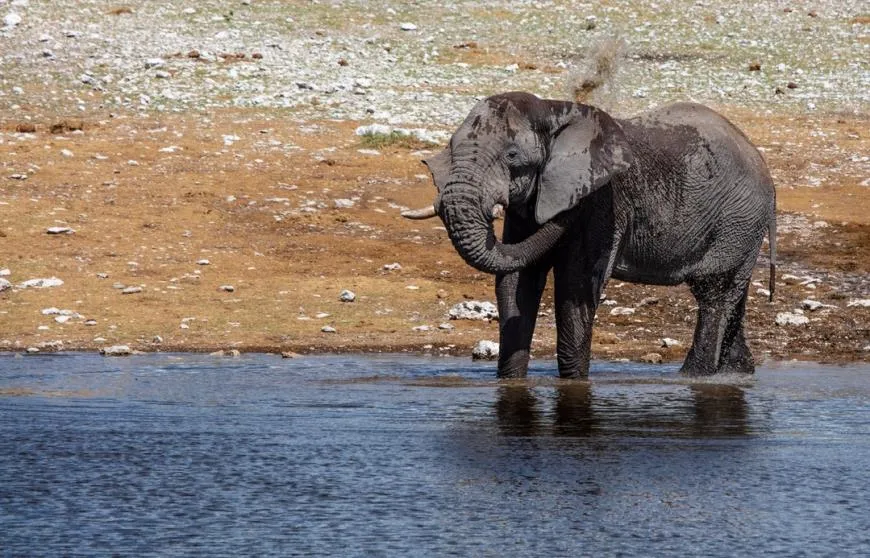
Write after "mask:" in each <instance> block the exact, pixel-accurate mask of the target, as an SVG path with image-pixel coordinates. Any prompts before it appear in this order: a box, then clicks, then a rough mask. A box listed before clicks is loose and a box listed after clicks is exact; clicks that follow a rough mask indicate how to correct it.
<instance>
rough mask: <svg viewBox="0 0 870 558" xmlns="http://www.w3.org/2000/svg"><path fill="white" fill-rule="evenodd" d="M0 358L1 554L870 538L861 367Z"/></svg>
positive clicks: (711, 550)
mask: <svg viewBox="0 0 870 558" xmlns="http://www.w3.org/2000/svg"><path fill="white" fill-rule="evenodd" d="M493 373H494V370H493V365H492V364H479V365H478V364H471V363H469V362H468V361H466V360H459V359H450V358H431V359H425V358H407V357H377V358H367V357H359V356H354V357H337V356H336V357H306V358H302V359H294V360H280V359H277V358H275V357H272V356H266V355H251V356H244V357H242V358H238V359H216V358H213V357H207V356H197V355H148V356H136V357H131V358H114V359H113V358H102V357H99V356H94V355H86V354H77V355H52V356H39V357H27V358H13V357H11V356H0V555H2V556H24V555H48V556H58V555H88V556H92V555H125V556H149V555H150V556H158V555H159V556H172V555H205V556H238V555H267V554H271V555H276V554H277V555H282V556H292V555H299V556H315V555H332V556H335V555H338V556H450V555H453V556H514V555H516V556H519V555H531V556H544V555H569V554H571V555H579V556H586V555H607V556H666V555H675V554H677V553H680V554H686V555H690V556H701V555H703V556H729V557H730V556H761V555H765V556H777V555H779V556H813V557H815V556H867V555H870V369H868V368H867V366H866V365H864V366H863V367H826V366H819V365H798V364H779V365H775V366H773V367H768V368H762V369H761V370H759V373H758V375H757V379H756V380H755V381H754V382H751V383H749V384H746V385H724V386H723V385H718V386H717V385H697V384H690V383H687V382H684V381H681V380H680V379H679V378H678V376H677V370H676V367H673V366H649V365H632V364H611V363H595V364H594V365H593V372H592V378H591V379H592V381H591V383H590V384H584V383H576V382H565V383H563V382H558V381H556V380H555V379H553V378H552V376H553V375H554V374H555V365H554V364H553V363H552V362H537V363H536V364H535V366H534V369H533V371H532V374H533V378H532V380H531V381H529V382H524V383H511V384H499V383H498V382H496V381H495V380H493V379H492V376H493Z"/></svg>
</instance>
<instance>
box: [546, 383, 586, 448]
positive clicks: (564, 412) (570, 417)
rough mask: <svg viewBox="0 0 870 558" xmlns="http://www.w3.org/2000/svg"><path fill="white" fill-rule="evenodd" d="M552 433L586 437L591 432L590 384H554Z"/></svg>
mask: <svg viewBox="0 0 870 558" xmlns="http://www.w3.org/2000/svg"><path fill="white" fill-rule="evenodd" d="M553 410H554V411H555V417H554V419H553V422H554V428H553V433H554V434H555V435H557V436H577V437H587V436H591V435H592V434H593V431H594V429H595V420H594V415H593V413H592V386H591V384H589V382H565V383H560V384H559V385H557V386H556V403H555V404H554V405H553Z"/></svg>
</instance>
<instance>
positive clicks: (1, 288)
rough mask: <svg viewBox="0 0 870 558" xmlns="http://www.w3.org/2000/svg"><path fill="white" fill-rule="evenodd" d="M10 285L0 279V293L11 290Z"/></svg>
mask: <svg viewBox="0 0 870 558" xmlns="http://www.w3.org/2000/svg"><path fill="white" fill-rule="evenodd" d="M11 288H12V283H10V282H9V281H7V280H6V279H0V293H2V292H3V291H5V290H6V289H11Z"/></svg>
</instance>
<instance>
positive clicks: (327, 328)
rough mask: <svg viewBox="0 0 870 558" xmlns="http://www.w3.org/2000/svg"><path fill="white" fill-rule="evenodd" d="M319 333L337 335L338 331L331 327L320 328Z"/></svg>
mask: <svg viewBox="0 0 870 558" xmlns="http://www.w3.org/2000/svg"><path fill="white" fill-rule="evenodd" d="M320 331H322V332H323V333H338V331H337V330H336V329H335V328H334V327H332V326H323V327H322V328H320Z"/></svg>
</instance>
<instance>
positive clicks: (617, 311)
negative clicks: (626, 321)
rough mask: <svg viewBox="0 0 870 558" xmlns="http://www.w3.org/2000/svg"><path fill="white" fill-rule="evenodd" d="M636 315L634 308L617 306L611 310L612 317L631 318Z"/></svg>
mask: <svg viewBox="0 0 870 558" xmlns="http://www.w3.org/2000/svg"><path fill="white" fill-rule="evenodd" d="M632 314H634V308H626V307H625V306H617V307H616V308H612V309H611V310H610V315H611V316H631V315H632Z"/></svg>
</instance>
